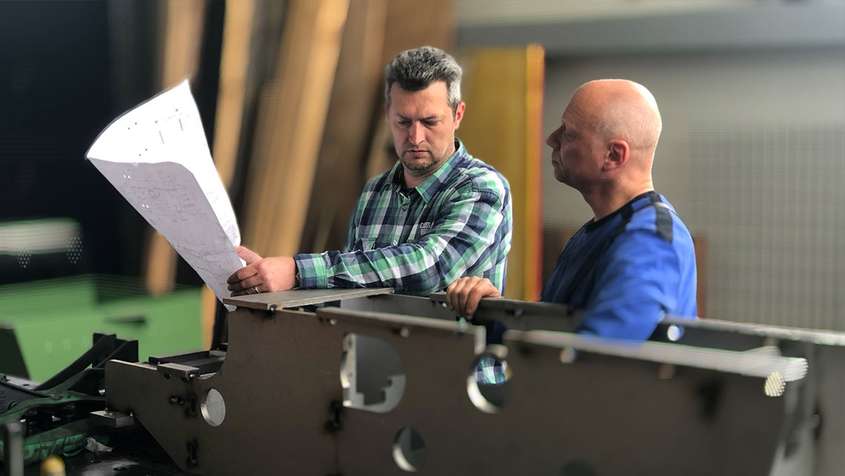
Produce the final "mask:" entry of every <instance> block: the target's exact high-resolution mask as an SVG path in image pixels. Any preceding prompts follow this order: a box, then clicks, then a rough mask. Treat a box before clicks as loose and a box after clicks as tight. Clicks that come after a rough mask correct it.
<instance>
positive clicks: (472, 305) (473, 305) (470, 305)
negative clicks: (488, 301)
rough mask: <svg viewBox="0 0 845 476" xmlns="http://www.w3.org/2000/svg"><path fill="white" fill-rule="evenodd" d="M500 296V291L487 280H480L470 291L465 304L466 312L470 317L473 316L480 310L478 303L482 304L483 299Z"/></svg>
mask: <svg viewBox="0 0 845 476" xmlns="http://www.w3.org/2000/svg"><path fill="white" fill-rule="evenodd" d="M499 295H500V294H499V290H498V289H496V287H495V286H493V283H491V282H490V281H488V280H487V279H483V280H479V281H478V282H476V283H475V286H473V287H472V289H470V290H469V293H468V296H467V299H466V302H465V304H464V311H465V312H466V314H467V315H468V316H472V315H473V314H475V311H476V310H477V309H478V303H479V302H481V299H482V298H486V297H498V296H499Z"/></svg>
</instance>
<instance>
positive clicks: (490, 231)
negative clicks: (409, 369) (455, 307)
mask: <svg viewBox="0 0 845 476" xmlns="http://www.w3.org/2000/svg"><path fill="white" fill-rule="evenodd" d="M484 185H485V186H483V187H478V186H476V185H475V184H473V183H472V182H471V183H470V184H469V185H467V186H463V187H460V188H458V189H456V190H455V191H454V194H453V196H452V197H451V198H450V199H449V200H448V201H447V202H446V203H444V205H443V207H444V211H443V213H441V215H440V217H438V219H437V220H436V221H435V223H434V225H433V227H432V229H431V231H429V232H428V233H426V234H425V235H424V236H421V237H420V238H418V239H417V240H416V241H414V242H410V243H403V244H399V245H396V246H388V247H383V248H377V249H373V250H366V251H363V250H353V251H326V252H323V253H313V254H309V253H303V254H299V255H297V256H296V257H295V260H296V264H297V269H298V271H299V279H300V281H299V282H300V287H302V288H336V287H337V288H351V287H381V286H383V287H392V288H394V289H396V290H397V291H404V292H411V293H417V294H428V293H431V292H435V291H438V290H442V289H445V288H446V286H448V285H449V284H450V283H451V282H452V281H454V280H455V279H457V278H459V277H461V276H463V275H464V274H465V272H466V271H467V270H468V269H469V268H470V267H471V266H472V265H473V264H474V263H476V262H477V261H478V260H480V259H482V257H483V256H484V255H485V254H486V253H491V249H492V248H494V247H495V246H498V245H499V244H498V243H495V241H496V231H497V229H498V228H499V226H500V224H502V222H503V221H506V215H508V214H509V213H510V208H509V202H506V200H505V196H506V193H507V191H506V186H505V185H504V183H502V181H500V180H498V179H490V180H487V181H485V184H484ZM507 220H508V222H509V217H507ZM502 246H507V244H506V243H505V244H502Z"/></svg>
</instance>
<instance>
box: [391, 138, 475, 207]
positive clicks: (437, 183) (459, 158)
mask: <svg viewBox="0 0 845 476" xmlns="http://www.w3.org/2000/svg"><path fill="white" fill-rule="evenodd" d="M466 155H467V151H466V148H465V147H464V144H463V142H461V141H460V139H457V138H455V152H454V153H452V155H450V156H449V158H447V159H446V161H445V162H444V163H443V165H441V166H440V168H439V169H437V170H436V171H434V173H433V174H431V176H430V177H428V178H426V179H425V180H424V181H423V182H422V183H421V184H419V185H417V186H416V187H414V190H415V191H416V192H417V193H418V194H419V195H420V196H421V197H422V199H423V200H424V201H425V202H426V203H428V202H429V201H430V200H431V199H432V198H434V196H435V195H437V192H439V191H440V189H441V188H443V186H444V184H445V183H446V180H447V179H448V178H449V175H450V174H451V173H452V170H454V169H455V167H457V165H458V164H459V163H461V162H463V158H464V157H465V156H466ZM391 175H392V177H393V179H392V182H393V185H394V186H395V187H396V188H397V189H399V190H401V189H402V188H403V187H404V185H403V184H404V177H403V169H402V163H401V162H399V161H397V162H396V165H394V166H393V171H392V172H391Z"/></svg>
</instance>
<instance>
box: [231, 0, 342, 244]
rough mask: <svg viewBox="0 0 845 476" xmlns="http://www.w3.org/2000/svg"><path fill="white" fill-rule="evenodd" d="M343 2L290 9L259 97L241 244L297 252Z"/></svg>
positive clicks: (309, 2)
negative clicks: (270, 72)
mask: <svg viewBox="0 0 845 476" xmlns="http://www.w3.org/2000/svg"><path fill="white" fill-rule="evenodd" d="M348 7H349V0H296V1H291V2H289V3H288V10H287V13H286V15H285V30H284V33H283V35H282V46H281V49H280V53H279V58H278V63H277V69H276V73H275V75H274V78H273V80H271V81H270V82H269V83H268V84H267V86H266V89H265V91H264V95H263V101H262V107H261V111H260V113H259V121H258V127H257V135H256V139H255V144H256V147H255V154H254V156H253V158H252V163H251V165H250V171H249V177H248V182H247V187H246V210H245V216H246V220H245V228H246V233H245V234H244V237H245V239H246V240H245V243H246V244H247V245H248V246H251V247H252V248H253V249H255V250H256V251H257V252H259V253H261V254H265V255H291V254H293V253H295V252H296V251H297V248H298V246H299V241H300V235H301V231H302V228H303V224H304V222H305V214H306V211H307V207H306V206H305V203H306V202H307V200H308V198H309V196H310V192H311V185H312V182H313V177H314V172H315V170H316V164H317V160H316V159H317V153H318V151H319V146H320V140H321V138H322V135H323V127H324V124H325V121H326V112H327V110H328V103H329V97H330V94H331V88H332V82H333V80H334V73H335V69H336V67H337V60H338V55H339V52H340V39H341V34H342V31H343V26H344V23H345V21H346V15H347V11H348Z"/></svg>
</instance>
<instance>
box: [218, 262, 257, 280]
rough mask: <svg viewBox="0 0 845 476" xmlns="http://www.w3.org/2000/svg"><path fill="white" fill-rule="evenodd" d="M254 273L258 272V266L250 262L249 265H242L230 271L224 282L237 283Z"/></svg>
mask: <svg viewBox="0 0 845 476" xmlns="http://www.w3.org/2000/svg"><path fill="white" fill-rule="evenodd" d="M256 274H258V267H257V266H255V265H254V264H251V265H249V266H244V267H243V268H241V269H239V270H237V271H235V272H234V273H232V275H231V276H229V279H227V280H226V282H227V283H229V284H233V283H237V282H240V281H242V280H244V279H248V278H251V277H253V276H255V275H256Z"/></svg>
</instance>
